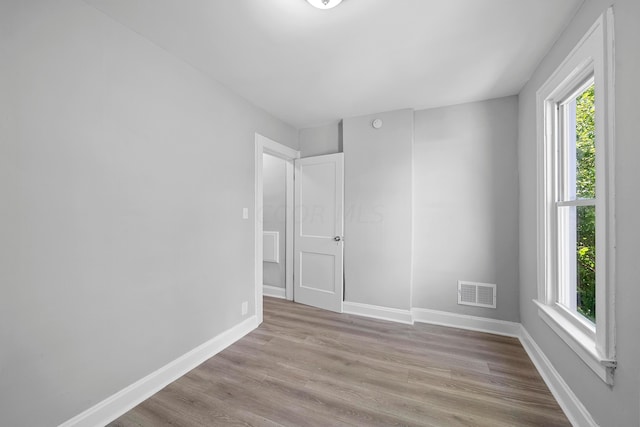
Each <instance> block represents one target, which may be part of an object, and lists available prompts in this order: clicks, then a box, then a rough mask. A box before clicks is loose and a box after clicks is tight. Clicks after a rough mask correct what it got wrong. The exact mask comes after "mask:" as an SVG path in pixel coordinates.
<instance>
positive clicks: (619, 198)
mask: <svg viewBox="0 0 640 427" xmlns="http://www.w3.org/2000/svg"><path fill="white" fill-rule="evenodd" d="M611 3H613V5H614V12H615V39H616V46H615V50H616V73H615V83H616V89H615V97H616V126H615V132H616V158H615V179H616V224H617V231H616V241H617V266H616V278H617V280H616V307H615V312H616V323H617V330H616V341H617V359H618V368H617V370H616V372H615V378H614V381H615V384H614V385H613V387H612V388H610V387H608V386H607V385H606V384H604V383H603V382H602V381H601V380H600V379H599V378H597V377H596V375H595V374H594V373H593V372H592V371H591V370H590V369H589V368H588V367H587V366H586V365H585V364H584V363H583V362H582V361H581V360H580V359H579V358H578V357H577V356H576V355H575V354H574V353H573V352H572V351H571V350H570V349H569V348H568V347H567V345H566V344H565V343H564V342H563V341H562V340H561V339H559V338H558V337H557V336H556V334H555V333H554V332H553V331H552V330H551V329H549V327H548V326H547V325H546V324H545V323H544V322H542V321H541V319H540V318H539V317H538V313H537V309H536V307H535V306H534V304H533V302H532V300H533V298H536V295H537V287H536V280H537V279H536V160H535V159H536V128H535V124H536V109H535V108H536V99H535V94H536V91H537V90H538V88H539V87H540V86H541V85H542V84H543V83H544V82H545V80H546V79H547V78H548V77H549V76H550V75H551V73H552V72H553V71H554V70H555V69H556V67H557V66H558V65H559V64H560V63H561V62H562V60H563V59H564V58H565V57H566V55H567V54H568V53H569V52H570V51H571V49H573V47H574V46H575V44H576V43H577V42H578V41H579V40H580V38H581V37H582V36H583V35H584V34H585V32H586V31H587V30H588V29H589V27H590V26H591V25H592V24H593V23H594V22H595V20H596V19H597V18H598V16H600V15H601V14H602V13H603V12H604V11H605V10H606V8H607V7H608V6H609V5H610V4H611ZM638 22H640V2H638V1H637V0H615V1H611V0H586V1H585V3H584V5H583V6H582V8H581V9H580V10H579V12H578V13H577V15H576V16H575V18H574V19H573V21H572V22H571V24H570V25H569V27H568V28H567V29H566V31H565V32H564V34H563V35H562V36H561V37H560V39H559V40H558V41H557V42H556V44H555V45H554V47H553V49H552V50H551V51H550V52H549V54H548V55H547V56H546V57H545V58H544V60H543V61H542V62H541V64H540V66H539V67H538V69H537V70H536V72H535V73H534V74H533V76H532V77H531V80H530V81H529V83H528V84H527V85H526V86H525V88H524V89H523V90H522V92H521V93H520V96H519V144H518V157H519V162H518V164H519V168H520V309H521V320H522V324H523V325H524V327H525V328H526V329H527V330H528V331H529V333H530V334H531V335H532V336H533V338H534V339H535V341H536V342H537V343H538V344H539V346H540V347H541V348H542V350H543V351H544V352H545V354H546V355H547V357H548V358H549V360H550V361H551V362H552V363H553V365H554V367H555V368H556V369H557V370H558V372H559V373H560V375H562V377H563V378H564V380H565V381H566V382H567V384H568V385H569V386H570V387H571V389H572V390H573V391H574V393H575V394H576V395H577V396H578V398H579V399H580V400H581V401H582V403H583V404H584V405H585V406H586V407H587V409H588V410H589V412H590V413H591V414H592V416H593V417H594V419H595V421H596V422H597V423H598V424H599V425H601V426H638V425H640V414H639V412H640V410H639V407H640V404H639V403H640V390H639V388H640V340H639V339H638V338H639V337H640V311H639V310H638V301H640V286H638V278H639V277H640V263H639V262H638V260H639V259H640V246H639V245H638V242H640V227H639V226H638V212H640V191H639V190H638V183H640V169H639V168H638V159H640V143H638V135H640V120H638V114H639V110H638V99H640V85H639V84H638V70H640V53H639V52H640V51H639V48H638V44H639V43H640V25H638ZM596 96H597V95H596Z"/></svg>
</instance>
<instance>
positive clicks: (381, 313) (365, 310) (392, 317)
mask: <svg viewBox="0 0 640 427" xmlns="http://www.w3.org/2000/svg"><path fill="white" fill-rule="evenodd" d="M342 312H343V313H347V314H355V315H358V316H364V317H371V318H373V319H380V320H389V321H391V322H398V323H406V324H409V325H413V318H412V316H411V311H410V310H402V309H399V308H389V307H381V306H379V305H370V304H361V303H359V302H349V301H344V302H343V303H342Z"/></svg>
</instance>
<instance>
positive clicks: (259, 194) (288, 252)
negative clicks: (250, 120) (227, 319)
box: [254, 132, 300, 323]
mask: <svg viewBox="0 0 640 427" xmlns="http://www.w3.org/2000/svg"><path fill="white" fill-rule="evenodd" d="M264 154H270V155H272V156H275V157H278V158H280V159H283V160H285V162H286V167H287V171H286V181H287V201H286V216H285V217H286V219H285V223H286V224H285V227H286V241H285V295H286V299H288V300H293V232H294V209H295V201H294V200H293V197H294V196H293V189H294V187H293V176H294V174H293V172H294V165H293V162H294V161H295V160H296V159H299V158H300V152H299V151H297V150H294V149H293V148H290V147H287V146H286V145H282V144H280V143H278V142H276V141H274V140H272V139H269V138H267V137H265V136H263V135H260V134H259V133H257V132H256V135H255V168H254V170H255V197H256V199H255V211H254V218H255V310H256V317H257V318H258V323H262V318H263V316H262V297H263V289H262V286H263V285H264V284H263V265H262V263H263V258H264V257H263V246H262V244H263V242H262V241H263V232H264V226H263V220H264V219H263V212H264V199H263V195H264V177H263V167H262V166H263V155H264Z"/></svg>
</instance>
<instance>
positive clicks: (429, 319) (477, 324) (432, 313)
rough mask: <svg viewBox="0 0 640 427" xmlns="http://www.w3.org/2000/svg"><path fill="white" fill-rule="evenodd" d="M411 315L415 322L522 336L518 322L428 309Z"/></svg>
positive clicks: (414, 310) (413, 310)
mask: <svg viewBox="0 0 640 427" xmlns="http://www.w3.org/2000/svg"><path fill="white" fill-rule="evenodd" d="M411 314H412V315H413V320H414V322H420V323H430V324H432V325H440V326H449V327H453V328H460V329H468V330H470V331H478V332H488V333H490V334H497V335H506V336H508V337H519V336H520V328H521V325H520V323H516V322H508V321H506V320H497V319H489V318H486V317H476V316H468V315H465V314H456V313H449V312H447V311H438V310H429V309H426V308H413V309H412V310H411Z"/></svg>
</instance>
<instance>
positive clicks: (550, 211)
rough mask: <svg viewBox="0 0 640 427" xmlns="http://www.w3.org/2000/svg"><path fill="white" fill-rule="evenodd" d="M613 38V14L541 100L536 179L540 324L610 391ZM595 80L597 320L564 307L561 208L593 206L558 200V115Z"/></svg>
mask: <svg viewBox="0 0 640 427" xmlns="http://www.w3.org/2000/svg"><path fill="white" fill-rule="evenodd" d="M614 77H615V70H614V31H613V9H612V8H609V9H608V10H607V11H606V12H605V14H603V15H602V16H600V17H599V19H598V20H597V21H596V22H595V23H594V24H593V26H592V27H591V28H590V29H589V31H588V32H587V33H586V34H585V36H584V37H583V38H582V39H581V40H580V42H579V43H578V44H577V45H576V47H575V48H574V49H573V50H572V51H571V53H569V55H568V56H567V58H566V59H565V60H564V61H563V62H562V63H561V64H560V66H559V67H558V68H557V69H556V70H555V72H554V73H553V74H552V75H551V76H550V77H549V79H548V80H547V81H546V82H545V83H544V84H543V85H542V86H541V87H540V89H539V90H538V92H537V94H536V100H537V133H538V136H537V173H538V182H537V184H538V189H537V202H538V212H537V213H538V232H537V235H538V298H537V299H535V300H534V303H535V304H536V305H537V307H538V314H539V316H540V317H541V318H542V320H543V321H544V322H545V323H546V324H547V325H548V326H549V327H550V328H551V329H552V330H553V331H555V332H556V333H557V334H558V335H559V336H560V338H562V340H563V341H564V342H565V343H566V344H567V345H568V346H569V347H570V348H571V349H573V350H574V351H575V353H576V354H577V355H578V356H579V357H580V358H581V359H582V360H583V361H584V362H585V363H586V364H587V365H588V366H589V367H590V368H591V369H592V370H593V371H594V372H595V373H596V374H597V375H598V377H600V378H601V379H602V380H603V381H604V382H606V383H607V384H613V373H614V370H615V368H616V359H615V316H614V303H615V300H614V296H615V292H614V291H615V211H614V208H615V193H614V189H615V186H614V160H615V157H614V139H615V134H614V131H615V126H614V105H615V104H614V88H615V81H614ZM591 78H593V82H594V85H595V91H596V92H595V93H596V96H595V115H596V117H595V121H596V129H595V133H596V160H595V162H596V193H595V196H596V197H595V209H596V313H597V316H596V321H595V324H594V323H592V322H590V321H589V320H588V319H586V318H583V316H581V315H579V314H577V313H573V312H572V311H571V310H570V309H568V308H567V307H565V306H564V305H562V304H560V303H559V302H558V301H559V295H560V285H559V262H558V259H559V245H560V243H559V240H558V228H559V221H558V214H557V212H558V209H559V208H560V206H582V205H593V199H585V200H584V201H583V200H581V199H579V200H576V201H573V202H567V201H566V200H561V199H560V197H559V193H560V189H559V188H558V183H559V182H560V177H559V174H560V171H561V168H562V165H561V164H560V158H561V156H562V154H561V153H560V152H559V150H558V148H559V144H561V142H560V140H561V139H562V136H561V135H560V131H561V126H560V125H561V122H562V118H561V111H560V110H561V108H560V106H561V105H562V104H563V103H566V100H567V98H568V97H569V96H570V95H572V94H573V93H575V92H576V91H577V90H578V89H579V88H581V87H585V82H586V81H588V80H589V79H591Z"/></svg>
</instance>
